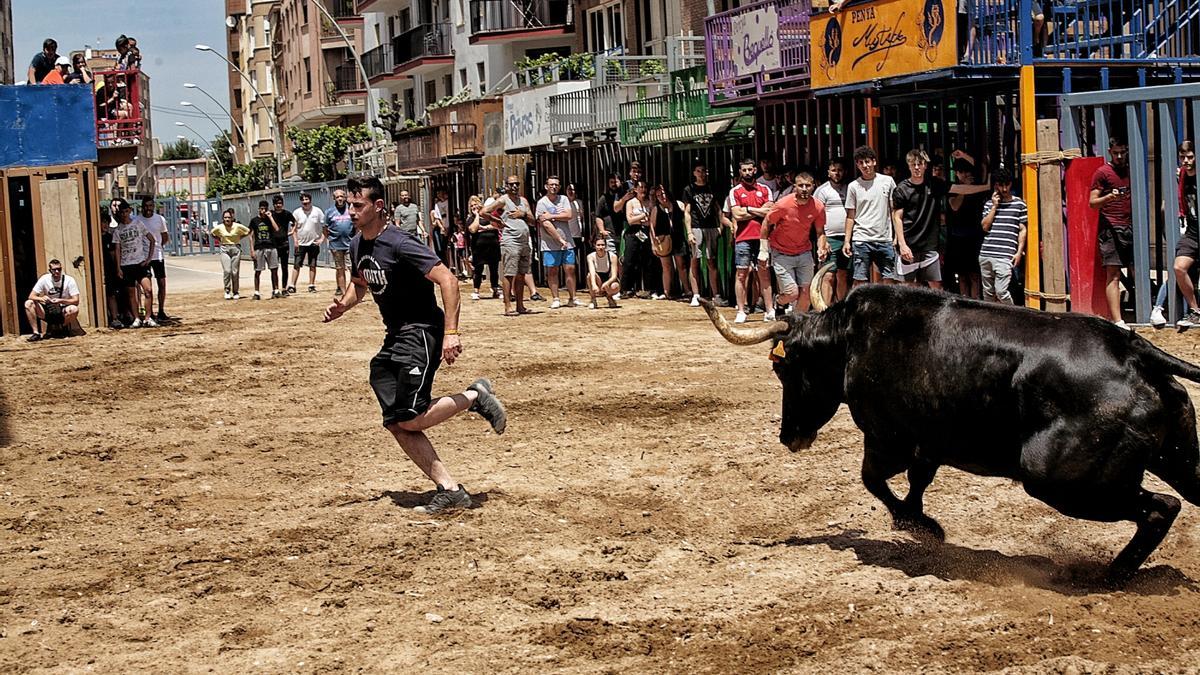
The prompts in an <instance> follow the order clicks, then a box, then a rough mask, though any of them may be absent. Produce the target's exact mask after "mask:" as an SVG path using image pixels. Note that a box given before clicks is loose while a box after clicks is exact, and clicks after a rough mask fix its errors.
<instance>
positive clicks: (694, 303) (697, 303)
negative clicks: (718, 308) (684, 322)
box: [692, 295, 700, 307]
mask: <svg viewBox="0 0 1200 675" xmlns="http://www.w3.org/2000/svg"><path fill="white" fill-rule="evenodd" d="M699 306H700V296H699V295H693V296H692V307H699Z"/></svg>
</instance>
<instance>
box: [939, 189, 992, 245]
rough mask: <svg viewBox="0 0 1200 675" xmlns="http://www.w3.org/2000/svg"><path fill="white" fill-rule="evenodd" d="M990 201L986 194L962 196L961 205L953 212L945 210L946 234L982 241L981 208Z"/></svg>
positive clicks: (952, 210) (989, 196) (948, 209)
mask: <svg viewBox="0 0 1200 675" xmlns="http://www.w3.org/2000/svg"><path fill="white" fill-rule="evenodd" d="M989 199H991V195H989V194H987V193H986V192H979V193H976V194H973V195H963V197H962V205H961V206H959V207H958V210H957V211H955V210H954V209H952V208H947V209H946V234H948V235H949V236H951V237H960V238H963V239H978V240H980V241H982V240H983V207H984V206H985V205H986V204H987V202H988V200H989Z"/></svg>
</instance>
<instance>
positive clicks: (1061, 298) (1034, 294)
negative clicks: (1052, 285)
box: [1025, 289, 1071, 302]
mask: <svg viewBox="0 0 1200 675" xmlns="http://www.w3.org/2000/svg"><path fill="white" fill-rule="evenodd" d="M1025 297H1027V298H1040V299H1042V300H1045V301H1046V302H1066V301H1068V300H1070V299H1071V296H1070V295H1067V294H1064V293H1042V292H1039V291H1031V290H1029V289H1025Z"/></svg>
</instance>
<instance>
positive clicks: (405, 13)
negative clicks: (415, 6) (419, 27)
mask: <svg viewBox="0 0 1200 675" xmlns="http://www.w3.org/2000/svg"><path fill="white" fill-rule="evenodd" d="M410 28H412V11H411V10H407V9H402V10H400V32H401V33H406V32H408V30H409V29H410Z"/></svg>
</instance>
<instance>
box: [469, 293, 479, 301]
mask: <svg viewBox="0 0 1200 675" xmlns="http://www.w3.org/2000/svg"><path fill="white" fill-rule="evenodd" d="M471 299H472V300H478V299H479V294H478V293H472V294H471Z"/></svg>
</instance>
